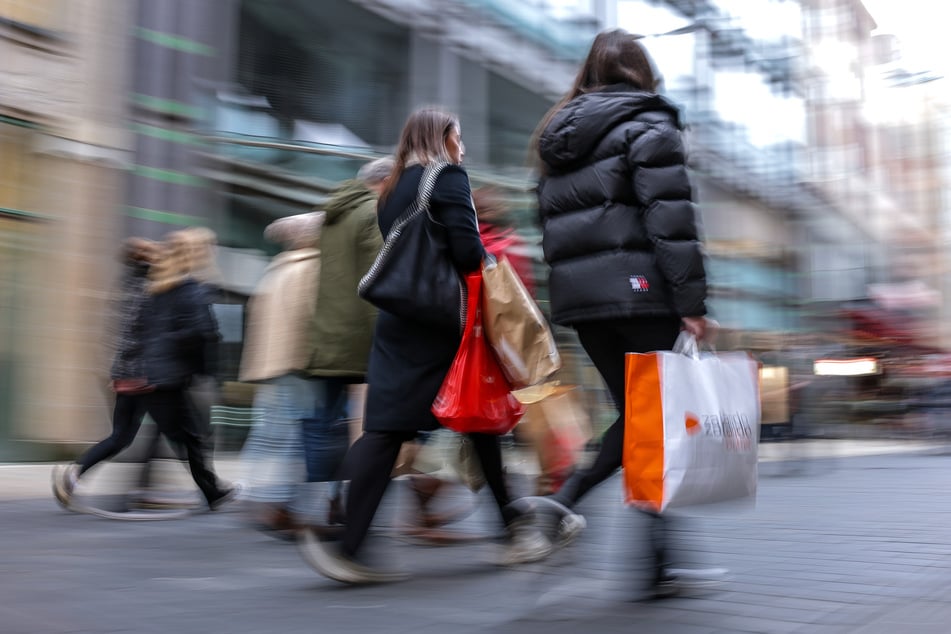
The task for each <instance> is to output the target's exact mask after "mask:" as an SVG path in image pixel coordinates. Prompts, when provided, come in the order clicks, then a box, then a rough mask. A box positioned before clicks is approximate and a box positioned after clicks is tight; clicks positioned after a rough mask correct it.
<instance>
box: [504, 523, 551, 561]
mask: <svg viewBox="0 0 951 634" xmlns="http://www.w3.org/2000/svg"><path fill="white" fill-rule="evenodd" d="M510 532H511V537H510V538H509V543H508V546H507V547H506V548H505V550H504V551H503V552H502V555H501V557H500V558H499V564H500V565H502V566H514V565H516V564H528V563H532V562H533V561H540V560H542V559H544V558H545V557H547V556H548V555H550V554H551V553H552V551H553V550H554V548H553V547H552V545H551V541H549V539H548V538H547V537H545V535H544V533H542V532H541V531H540V530H538V528H536V527H535V526H533V525H532V524H531V523H529V522H526V521H516V523H514V524H513V525H512V526H511V527H510Z"/></svg>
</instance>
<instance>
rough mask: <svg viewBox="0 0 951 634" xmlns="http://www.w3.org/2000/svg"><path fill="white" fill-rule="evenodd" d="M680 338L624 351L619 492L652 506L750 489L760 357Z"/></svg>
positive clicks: (742, 494) (747, 493) (738, 495)
mask: <svg viewBox="0 0 951 634" xmlns="http://www.w3.org/2000/svg"><path fill="white" fill-rule="evenodd" d="M690 342H692V345H691V343H690ZM684 344H685V342H684V341H683V336H682V340H680V341H678V346H677V347H678V348H680V350H681V351H677V352H652V353H649V354H634V353H629V354H628V355H627V359H626V394H625V428H624V463H623V464H624V485H625V496H626V500H627V502H628V503H630V504H634V505H635V506H638V507H640V508H644V509H647V510H651V511H656V512H660V511H663V510H665V509H668V508H671V507H684V506H692V505H698V504H709V503H712V502H723V501H727V500H738V499H743V498H753V497H755V495H756V480H757V449H758V445H759V428H760V399H759V371H758V370H759V367H758V366H759V364H758V363H757V362H756V361H754V360H753V359H752V358H751V357H750V356H749V355H748V354H746V353H744V352H729V353H724V354H713V353H703V354H700V353H698V352H697V347H696V342H695V341H693V340H692V338H691V340H690V341H688V342H687V346H686V347H687V348H689V349H687V350H684Z"/></svg>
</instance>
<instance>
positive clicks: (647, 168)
mask: <svg viewBox="0 0 951 634" xmlns="http://www.w3.org/2000/svg"><path fill="white" fill-rule="evenodd" d="M656 85H657V80H656V78H655V75H654V70H653V66H652V63H651V60H650V58H649V57H648V55H647V52H646V51H645V50H644V48H643V47H642V46H641V45H640V43H639V42H638V41H637V38H636V37H635V36H633V35H631V34H629V33H626V32H624V31H621V30H613V31H606V32H603V33H601V34H599V35H598V36H597V38H595V41H594V43H593V44H592V47H591V51H590V53H589V54H588V58H587V59H586V60H585V62H584V65H583V66H582V68H581V70H580V72H579V74H578V78H577V80H576V82H575V85H574V87H573V89H572V90H571V92H569V93H568V95H567V96H566V97H565V98H564V99H563V100H562V101H561V102H560V103H559V104H557V105H556V106H555V107H554V108H553V109H552V110H551V111H550V112H549V114H548V116H547V117H546V118H545V120H544V121H543V122H542V124H541V125H540V126H539V132H538V135H537V146H536V149H537V152H538V157H539V158H540V162H541V170H542V177H541V180H540V182H539V185H538V203H539V213H540V217H541V223H542V228H543V231H544V237H543V247H544V252H545V259H546V261H547V262H548V264H549V265H550V266H551V274H550V278H549V289H550V294H551V310H552V318H553V320H554V321H555V322H556V323H560V324H564V325H567V326H571V327H573V328H574V329H575V330H576V331H577V332H578V338H579V340H580V342H581V345H582V346H583V347H584V349H585V351H586V352H587V353H588V356H589V357H590V358H591V361H592V362H593V363H594V365H595V367H597V368H598V371H599V372H600V373H601V376H602V377H603V378H604V381H605V383H606V384H607V386H608V389H609V390H610V391H611V395H612V396H613V397H614V401H615V404H616V405H617V407H618V409H619V410H620V412H621V415H620V416H619V417H618V419H617V420H616V421H615V422H614V424H612V425H611V427H610V428H608V430H607V432H605V434H604V437H603V439H602V444H601V451H600V453H599V454H598V456H597V458H596V459H595V462H594V464H593V465H592V466H591V467H590V468H588V469H585V470H581V471H578V472H576V473H575V474H574V475H573V476H572V477H571V478H570V479H569V480H568V481H567V482H566V483H565V485H564V486H563V487H562V489H561V490H560V491H559V492H558V493H557V494H556V495H555V496H554V499H555V500H556V501H558V502H560V503H562V504H564V505H565V506H567V507H569V508H570V507H572V506H573V505H574V504H575V503H576V502H577V501H578V500H579V499H580V498H581V497H582V496H583V495H585V493H587V492H588V491H589V490H590V489H591V488H592V487H594V486H596V485H597V484H600V483H601V482H603V481H604V480H606V479H607V478H608V477H610V476H611V475H612V474H614V473H615V472H616V471H617V469H618V468H620V467H621V458H622V447H623V440H624V417H623V412H624V355H625V353H627V352H651V351H656V350H669V349H671V348H672V347H673V344H674V342H675V340H676V339H677V336H678V334H679V332H680V330H681V329H686V330H687V331H689V332H690V333H692V334H694V335H695V336H696V337H697V338H698V339H702V338H703V337H704V335H705V330H706V320H705V318H704V314H705V313H706V307H705V305H704V300H705V298H706V278H705V273H704V265H703V256H702V249H701V244H700V241H699V238H698V232H697V219H696V212H695V209H694V205H693V203H692V202H691V188H690V182H689V180H688V177H687V168H686V158H685V154H684V145H683V141H682V139H681V124H680V119H679V115H678V111H677V108H676V107H675V106H674V105H673V104H672V103H671V102H670V101H668V100H667V99H665V98H664V97H662V96H660V95H658V94H657V93H656V92H655V88H656ZM658 521H659V522H662V520H658ZM661 528H662V527H661ZM663 532H664V531H654V533H655V534H660V533H663ZM662 541H663V540H662V538H660V539H656V540H655V544H654V545H655V550H656V551H657V552H656V556H657V560H656V562H655V563H656V566H655V569H656V578H655V579H654V583H655V584H662V583H666V582H667V581H669V577H670V575H669V573H668V571H667V570H666V565H667V562H666V561H665V555H664V553H663V552H662V551H663V548H662Z"/></svg>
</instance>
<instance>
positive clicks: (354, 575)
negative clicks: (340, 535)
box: [297, 527, 409, 585]
mask: <svg viewBox="0 0 951 634" xmlns="http://www.w3.org/2000/svg"><path fill="white" fill-rule="evenodd" d="M297 547H298V550H300V553H301V556H302V557H303V558H304V561H306V562H307V563H308V564H309V565H310V567H311V568H313V569H314V570H316V571H317V572H319V573H320V574H322V575H324V576H325V577H327V578H328V579H333V580H334V581H339V582H341V583H349V584H353V585H357V584H367V583H391V582H394V581H403V580H404V579H407V578H408V577H409V575H407V574H406V573H404V572H398V571H384V570H374V569H373V568H369V567H367V566H364V565H363V564H361V563H359V562H356V561H354V560H353V559H351V558H349V557H346V556H344V554H343V553H342V552H340V548H339V546H338V543H337V542H326V541H321V539H320V538H319V537H318V536H317V534H316V533H315V532H314V530H313V529H311V528H309V527H303V528H301V529H300V530H299V531H298V532H297Z"/></svg>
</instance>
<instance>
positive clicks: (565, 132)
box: [538, 85, 682, 168]
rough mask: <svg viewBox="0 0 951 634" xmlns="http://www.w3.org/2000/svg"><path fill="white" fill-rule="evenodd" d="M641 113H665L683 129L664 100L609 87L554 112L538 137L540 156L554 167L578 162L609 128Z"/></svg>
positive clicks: (669, 104) (621, 86)
mask: <svg viewBox="0 0 951 634" xmlns="http://www.w3.org/2000/svg"><path fill="white" fill-rule="evenodd" d="M643 112H661V113H668V114H669V115H670V118H671V121H672V122H673V123H674V125H676V126H677V127H678V128H681V127H682V124H681V121H680V111H679V110H678V109H677V106H675V105H674V104H673V103H672V102H671V101H670V100H668V99H667V98H666V97H664V96H662V95H658V94H655V93H651V92H644V91H640V90H635V89H634V88H632V87H630V86H625V85H616V86H609V87H607V88H605V89H602V90H600V91H598V92H591V93H587V94H584V95H579V96H578V97H575V98H574V99H572V100H571V101H569V102H568V103H567V104H565V106H564V107H563V108H562V109H561V110H559V111H558V112H556V113H555V116H554V117H552V120H551V121H550V122H549V123H548V125H547V126H546V127H545V131H544V132H542V134H541V137H540V138H539V141H538V153H539V156H540V157H541V159H542V160H543V161H544V162H545V163H546V164H548V165H549V166H551V167H555V168H559V167H563V166H567V165H571V164H573V163H577V162H578V161H579V160H581V159H583V158H585V157H586V156H587V155H588V154H590V153H591V151H592V150H593V149H594V148H595V146H596V145H597V144H598V142H599V141H600V140H601V139H602V138H603V137H604V135H605V134H607V133H608V132H609V131H610V130H611V129H613V128H614V127H616V126H617V125H618V124H619V123H622V122H624V121H630V120H631V119H633V118H634V117H636V116H637V115H639V114H641V113H643Z"/></svg>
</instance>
